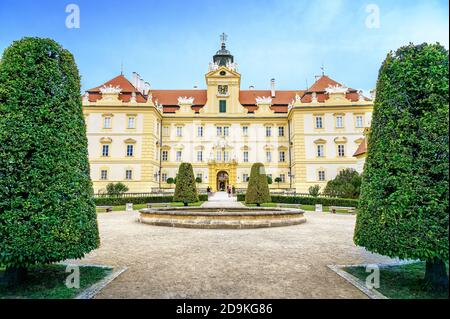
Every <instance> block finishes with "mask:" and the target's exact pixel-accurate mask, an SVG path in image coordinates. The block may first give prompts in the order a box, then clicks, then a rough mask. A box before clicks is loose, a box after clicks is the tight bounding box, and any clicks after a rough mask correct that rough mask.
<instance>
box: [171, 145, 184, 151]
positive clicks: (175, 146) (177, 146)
mask: <svg viewBox="0 0 450 319" xmlns="http://www.w3.org/2000/svg"><path fill="white" fill-rule="evenodd" d="M173 148H174V149H176V150H182V149H184V145H183V144H176V145H174V147H173Z"/></svg>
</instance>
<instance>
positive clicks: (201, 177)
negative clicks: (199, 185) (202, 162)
mask: <svg viewBox="0 0 450 319" xmlns="http://www.w3.org/2000/svg"><path fill="white" fill-rule="evenodd" d="M197 178H200V179H201V180H202V181H203V174H202V173H197Z"/></svg>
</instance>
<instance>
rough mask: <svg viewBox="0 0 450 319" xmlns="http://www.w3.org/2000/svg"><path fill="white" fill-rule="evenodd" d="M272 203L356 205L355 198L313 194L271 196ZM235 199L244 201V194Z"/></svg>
mask: <svg viewBox="0 0 450 319" xmlns="http://www.w3.org/2000/svg"><path fill="white" fill-rule="evenodd" d="M271 199H272V203H280V204H301V205H316V204H322V205H323V206H341V207H358V200H357V199H343V198H329V197H313V196H310V197H309V196H274V195H272V196H271ZM237 200H238V201H239V202H243V201H245V195H244V194H238V195H237Z"/></svg>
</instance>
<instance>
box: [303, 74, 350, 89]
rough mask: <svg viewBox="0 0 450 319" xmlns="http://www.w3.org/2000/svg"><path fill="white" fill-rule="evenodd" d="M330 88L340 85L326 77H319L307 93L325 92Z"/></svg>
mask: <svg viewBox="0 0 450 319" xmlns="http://www.w3.org/2000/svg"><path fill="white" fill-rule="evenodd" d="M330 85H332V86H336V85H337V86H342V84H341V83H339V82H336V81H335V80H332V79H330V78H329V77H328V76H326V75H323V76H321V77H320V78H319V79H318V80H317V81H316V82H315V83H314V84H313V85H312V86H311V87H310V88H309V89H308V90H307V92H316V93H317V92H325V90H326V88H327V87H329V86H330Z"/></svg>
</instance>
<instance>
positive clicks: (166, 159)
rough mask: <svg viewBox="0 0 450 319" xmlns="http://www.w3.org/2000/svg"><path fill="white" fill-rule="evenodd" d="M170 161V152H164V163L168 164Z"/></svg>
mask: <svg viewBox="0 0 450 319" xmlns="http://www.w3.org/2000/svg"><path fill="white" fill-rule="evenodd" d="M168 160H169V152H168V151H162V161H163V162H167V161H168Z"/></svg>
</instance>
